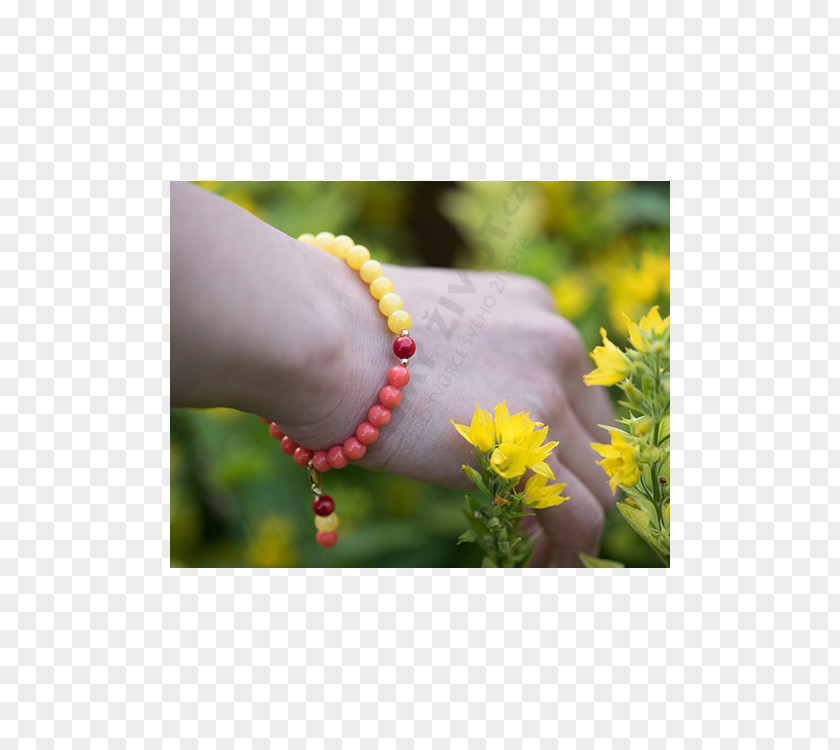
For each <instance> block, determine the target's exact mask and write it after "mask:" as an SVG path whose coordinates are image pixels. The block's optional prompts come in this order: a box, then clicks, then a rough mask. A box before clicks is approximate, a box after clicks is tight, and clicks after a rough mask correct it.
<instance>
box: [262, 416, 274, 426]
mask: <svg viewBox="0 0 840 750" xmlns="http://www.w3.org/2000/svg"><path fill="white" fill-rule="evenodd" d="M260 419H261V420H262V421H263V422H265V423H266V424H272V422H271V420H270V419H266V418H265V417H260Z"/></svg>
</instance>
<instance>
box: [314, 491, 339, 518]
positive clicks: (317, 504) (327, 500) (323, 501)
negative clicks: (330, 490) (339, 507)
mask: <svg viewBox="0 0 840 750" xmlns="http://www.w3.org/2000/svg"><path fill="white" fill-rule="evenodd" d="M312 510H314V511H315V515H316V516H328V515H329V514H330V513H332V512H333V511H334V510H335V503H334V502H333V499H332V498H331V497H330V496H329V495H321V497H316V498H315V499H314V500H313V501H312Z"/></svg>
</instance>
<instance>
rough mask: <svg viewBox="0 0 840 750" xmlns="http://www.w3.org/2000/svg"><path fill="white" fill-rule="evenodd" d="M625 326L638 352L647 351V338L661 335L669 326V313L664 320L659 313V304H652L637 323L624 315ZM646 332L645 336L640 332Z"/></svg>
mask: <svg viewBox="0 0 840 750" xmlns="http://www.w3.org/2000/svg"><path fill="white" fill-rule="evenodd" d="M624 317H625V318H626V319H627V328H628V330H629V332H630V343H631V344H633V346H635V347H636V349H637V350H638V351H640V352H647V351H649V349H648V346H649V339H650V338H652V337H655V336H662V335H663V334H664V333H665V331H667V330H670V328H671V316H670V315H669V316H668V317H667V318H665V320H662V318H661V317H660V315H659V305H654V306H653V307H651V308H650V311H649V312H648V314H647V315H645V316H643V317H642V319H641V320H640V321H639V322H638V324H637V323H634V322H633V321H632V320H630V318H628V317H627V316H626V315H625V316H624ZM643 333H645V334H647V337H645V336H643V335H642V334H643Z"/></svg>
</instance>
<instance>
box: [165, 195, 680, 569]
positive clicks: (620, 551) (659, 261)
mask: <svg viewBox="0 0 840 750" xmlns="http://www.w3.org/2000/svg"><path fill="white" fill-rule="evenodd" d="M198 184H199V185H202V186H203V187H205V188H206V189H208V190H211V191H213V192H215V193H218V194H219V195H222V196H224V197H225V198H227V199H229V200H231V201H233V202H235V203H238V204H239V205H240V206H242V207H243V208H246V209H247V210H249V211H251V212H252V213H254V214H256V215H257V216H259V217H260V218H261V219H263V220H264V221H266V222H268V223H269V224H272V225H273V226H276V227H278V228H279V229H281V230H283V231H284V232H285V233H286V234H289V235H291V236H295V237H296V236H297V235H299V234H301V233H303V232H314V233H317V232H319V231H323V230H327V231H332V232H334V233H335V234H349V235H350V236H351V237H353V238H354V239H356V241H357V242H360V243H362V244H364V245H366V246H367V247H368V248H370V250H371V253H372V255H373V256H374V257H376V258H377V259H378V260H382V261H388V262H394V263H400V264H403V265H434V266H447V267H460V268H470V269H482V270H484V269H492V268H499V269H501V268H504V261H505V258H507V257H508V256H509V254H510V251H511V248H512V247H513V246H514V244H515V243H516V242H517V241H522V242H523V243H524V247H525V251H524V252H523V253H522V254H521V255H520V256H519V263H518V265H517V266H516V268H515V271H516V272H517V273H525V274H529V275H531V276H534V277H536V278H538V279H540V280H542V281H544V282H545V283H547V284H548V285H549V286H550V288H551V289H552V291H553V293H554V297H555V300H556V303H557V309H558V311H559V312H560V313H561V314H562V315H564V316H565V317H567V318H568V319H569V320H571V321H572V322H574V323H575V324H576V325H577V327H578V328H579V329H580V331H581V333H582V335H583V337H584V340H585V342H586V345H587V348H588V349H590V350H591V348H592V347H593V346H594V345H596V344H598V343H600V337H599V335H598V329H599V327H601V326H604V327H605V328H606V329H607V330H608V332H609V334H610V338H611V339H612V340H613V341H615V342H616V343H618V344H619V345H623V344H624V341H625V339H626V325H625V323H624V321H623V318H622V312H625V313H627V315H629V316H630V317H631V318H634V319H638V317H640V316H641V315H642V314H643V313H645V312H647V310H648V309H649V308H650V306H651V305H654V304H659V305H660V312H661V313H662V316H663V317H665V316H666V315H668V314H670V307H669V302H670V251H669V239H670V185H669V183H667V182H663V183H650V182H648V183H634V182H528V183H508V182H461V183H456V182H212V183H210V182H205V183H198ZM488 216H490V217H492V218H491V219H490V221H491V222H493V224H494V225H498V226H504V228H505V232H506V233H505V237H503V238H502V237H494V236H493V233H492V232H488V231H485V232H483V233H482V234H481V235H480V236H479V228H480V227H481V226H482V224H483V222H484V221H485V220H486V219H487V218H488ZM507 221H510V224H506V223H505V222H507ZM611 390H613V391H617V389H611ZM170 460H171V494H170V499H171V509H170V514H171V516H170V517H171V527H170V539H171V544H170V553H171V564H172V565H173V566H189V567H196V566H212V567H217V566H248V567H348V566H349V567H472V566H476V567H477V566H479V565H480V562H481V554H480V551H479V550H478V548H477V547H476V545H470V544H467V545H462V546H460V547H458V546H456V544H455V540H456V539H457V537H458V535H459V534H460V533H461V532H462V531H464V530H465V522H464V520H463V517H462V516H461V513H460V508H461V507H462V506H463V505H464V500H463V493H462V492H459V491H454V490H446V489H443V488H440V487H436V486H434V485H429V484H423V483H421V482H415V481H411V480H408V479H403V478H400V477H395V476H390V475H387V474H379V473H374V472H369V471H365V470H363V469H359V468H357V467H354V466H350V467H348V468H347V469H344V470H343V471H341V472H331V473H330V474H329V475H328V480H329V482H328V483H329V487H328V490H327V491H328V492H329V494H331V495H332V496H333V497H335V498H336V500H337V505H338V508H337V513H338V514H339V517H340V518H341V526H340V528H339V537H340V540H339V543H338V544H337V545H336V546H335V547H333V548H331V549H328V550H325V549H322V548H321V547H319V546H318V545H317V544H316V543H315V527H314V524H313V515H312V509H311V503H310V492H309V487H308V481H307V478H306V472H305V471H303V470H302V469H300V468H299V467H298V466H296V465H295V464H294V463H293V462H292V460H291V459H290V458H289V457H287V456H285V455H284V454H283V453H281V452H280V449H279V445H278V444H277V442H276V441H275V440H272V439H271V438H270V437H269V435H268V431H267V428H266V426H265V425H264V424H263V423H262V422H260V420H259V419H258V418H256V417H254V416H253V415H250V414H242V413H239V412H235V411H231V410H228V409H210V410H181V409H177V410H173V411H172V413H171V454H170ZM593 460H594V458H593ZM605 481H606V475H605ZM601 556H602V557H605V558H609V559H612V560H618V561H620V562H623V563H625V564H626V565H627V566H628V567H659V566H660V563H659V562H658V561H657V559H656V557H655V556H654V554H653V553H652V552H651V551H650V550H649V548H648V547H647V545H646V544H645V543H644V542H643V541H642V540H641V539H640V538H639V537H638V536H637V535H636V534H635V532H633V530H632V529H631V528H630V527H629V526H628V525H627V524H626V522H625V521H624V519H623V518H622V517H621V516H620V514H619V513H617V512H615V511H614V512H613V513H611V514H610V515H609V516H608V518H607V523H606V529H605V533H604V538H603V543H602V549H601Z"/></svg>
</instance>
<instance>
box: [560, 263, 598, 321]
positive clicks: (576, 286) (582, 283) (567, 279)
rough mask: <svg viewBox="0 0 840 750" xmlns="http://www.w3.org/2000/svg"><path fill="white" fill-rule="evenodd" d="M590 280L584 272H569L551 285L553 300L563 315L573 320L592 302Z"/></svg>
mask: <svg viewBox="0 0 840 750" xmlns="http://www.w3.org/2000/svg"><path fill="white" fill-rule="evenodd" d="M592 286H593V285H592V282H591V280H590V279H588V278H587V277H586V276H585V275H584V274H582V273H579V272H571V273H568V274H565V275H564V276H563V277H562V278H560V279H557V281H555V282H554V283H553V284H552V285H551V291H552V294H553V295H554V302H555V304H556V305H557V309H558V310H559V311H560V314H561V315H563V317H566V318H569V320H574V319H576V318H579V317H580V316H581V315H582V314H583V313H585V312H586V310H587V309H588V308H589V305H590V303H591V302H592V294H593V291H592Z"/></svg>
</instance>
